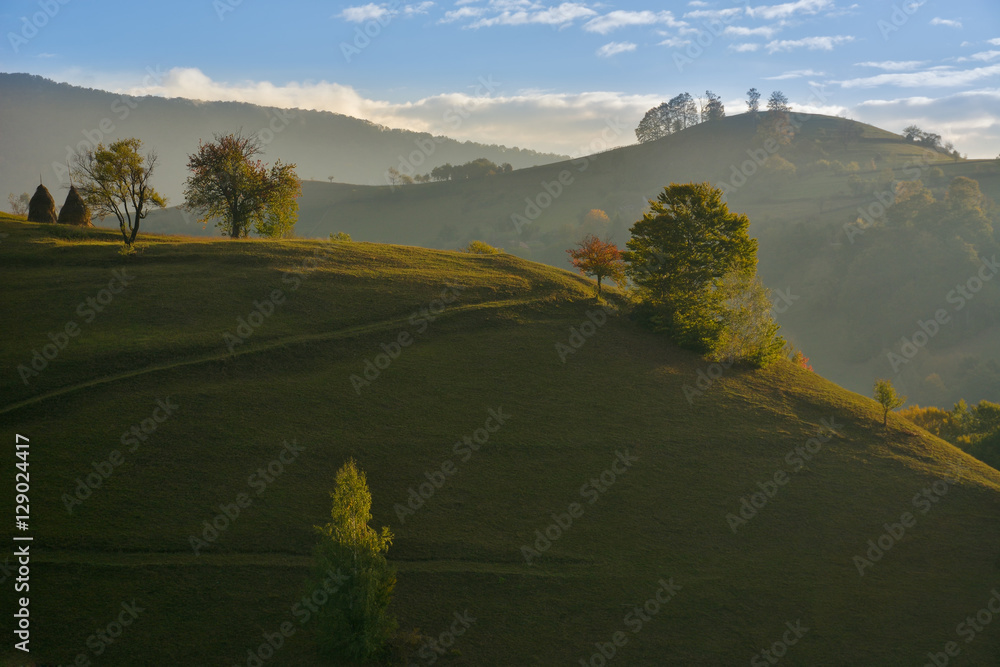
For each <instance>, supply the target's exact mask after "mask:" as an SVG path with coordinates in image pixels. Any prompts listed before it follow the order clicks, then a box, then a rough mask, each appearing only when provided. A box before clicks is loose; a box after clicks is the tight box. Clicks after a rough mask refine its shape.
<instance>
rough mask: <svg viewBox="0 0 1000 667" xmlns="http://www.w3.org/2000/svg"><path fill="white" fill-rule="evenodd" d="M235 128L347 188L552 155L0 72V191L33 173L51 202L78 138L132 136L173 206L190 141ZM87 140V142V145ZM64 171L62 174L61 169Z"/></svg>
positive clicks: (319, 115)
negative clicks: (410, 172) (414, 164)
mask: <svg viewBox="0 0 1000 667" xmlns="http://www.w3.org/2000/svg"><path fill="white" fill-rule="evenodd" d="M240 127H242V128H243V129H244V130H246V131H247V132H261V136H262V138H263V139H264V140H268V139H270V142H269V143H267V145H266V146H265V155H264V158H263V159H264V160H265V161H267V162H273V161H274V160H275V159H278V158H280V159H281V160H282V161H284V162H294V163H296V164H297V165H298V173H299V176H301V177H302V178H306V179H318V180H323V181H326V180H327V178H328V177H329V176H333V177H334V180H336V181H340V182H347V183H385V182H386V181H385V178H384V174H385V171H386V170H387V169H388V168H389V167H393V166H398V165H399V161H400V156H409V155H411V153H413V152H414V151H419V150H420V148H419V147H418V145H417V144H416V143H415V142H417V141H418V140H419V141H420V142H421V143H422V145H424V146H426V147H428V148H427V149H426V150H424V152H423V153H421V154H420V155H419V157H420V158H421V159H426V162H424V164H422V165H420V167H419V169H418V170H417V171H418V172H419V173H425V172H429V171H430V170H431V169H432V168H433V167H435V166H438V165H441V164H444V163H446V162H450V163H452V164H456V163H465V162H468V161H470V160H474V159H476V158H479V157H485V158H488V159H490V160H492V161H493V162H496V163H497V164H500V163H503V162H509V163H510V164H511V165H513V166H514V167H515V168H518V167H527V166H531V165H537V164H543V163H546V162H552V161H555V160H559V159H561V156H557V155H551V154H544V153H538V152H535V151H532V150H524V149H520V148H508V147H505V146H496V145H491V146H487V145H484V144H477V143H473V142H459V141H455V140H453V139H448V138H445V137H438V138H437V139H436V140H432V141H431V142H430V143H428V140H431V139H432V137H431V135H430V134H426V133H418V132H410V131H408V130H397V129H391V128H388V127H384V126H381V125H376V124H374V123H371V122H369V121H366V120H361V119H358V118H352V117H350V116H344V115H341V114H335V113H330V112H326V111H306V110H301V109H292V110H283V109H275V108H272V107H263V106H258V105H255V104H243V103H238V102H199V101H194V100H186V99H180V98H175V99H165V98H161V97H140V98H128V97H125V96H122V95H118V94H114V93H109V92H105V91H101V90H93V89H89V88H81V87H77V86H71V85H69V84H64V83H55V82H54V81H50V80H48V79H44V78H42V77H39V76H35V75H30V74H7V73H0V130H2V131H0V188H2V191H3V195H4V197H6V193H7V192H14V193H18V192H22V191H26V190H30V189H31V188H33V187H34V186H35V185H37V179H38V175H39V174H41V175H42V178H43V180H44V181H45V183H46V185H48V187H49V189H50V190H52V192H53V196H55V197H56V199H57V200H58V201H61V199H60V198H59V186H60V184H62V185H65V186H67V187H68V181H66V180H65V179H62V180H61V179H60V177H61V173H60V169H59V168H54V166H53V165H54V164H56V165H58V164H60V163H62V164H65V163H66V160H67V154H69V153H70V151H68V150H67V147H70V150H76V148H77V146H78V145H79V144H80V143H81V142H86V141H87V140H88V138H89V139H92V140H95V141H102V140H103V141H105V142H107V141H108V140H109V139H111V140H113V139H116V138H120V137H130V136H135V137H138V138H140V139H142V141H143V143H144V145H145V147H146V148H147V149H150V148H152V149H155V150H156V151H157V152H158V153H159V156H160V162H159V165H158V167H157V171H156V177H155V179H154V184H155V186H156V187H157V188H158V189H159V190H160V192H161V193H163V194H165V195H166V196H167V197H169V198H170V200H171V202H172V203H175V204H179V203H181V201H182V200H181V192H182V190H183V182H184V179H185V178H186V177H187V171H186V164H187V156H188V154H190V153H193V152H194V151H195V150H196V149H197V148H198V141H199V140H210V139H211V138H212V135H213V133H216V132H220V133H221V132H231V131H235V130H236V129H238V128H240ZM92 143H93V142H92ZM63 173H64V172H63Z"/></svg>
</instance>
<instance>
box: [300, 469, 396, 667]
mask: <svg viewBox="0 0 1000 667" xmlns="http://www.w3.org/2000/svg"><path fill="white" fill-rule="evenodd" d="M335 479H336V481H335V486H334V489H333V491H332V492H331V493H330V497H331V499H332V500H333V504H332V507H331V509H330V522H329V523H327V524H326V525H325V526H316V530H317V531H318V532H319V534H320V535H321V536H322V537H321V542H320V544H319V545H317V547H316V549H315V552H314V555H315V569H314V574H313V577H312V581H311V582H310V583H311V590H320V589H324V590H326V592H327V594H328V595H329V601H328V602H327V603H326V604H324V605H323V606H322V607H320V608H319V612H318V613H317V624H318V629H317V635H318V637H319V643H320V649H321V651H322V652H323V653H325V654H327V655H329V656H331V657H338V658H346V659H348V660H370V659H373V658H377V657H380V656H381V655H382V654H384V652H385V650H386V645H387V643H388V641H389V639H390V638H391V637H392V635H393V633H394V632H395V630H396V620H395V618H393V617H392V616H391V615H390V614H389V611H388V607H389V602H390V601H391V599H392V591H393V589H394V588H395V586H396V571H395V568H394V567H392V565H390V564H389V562H388V561H387V560H386V557H385V554H386V552H387V551H388V549H389V546H390V545H391V544H392V533H391V532H390V530H389V528H388V527H383V528H382V531H381V532H378V531H376V530H375V529H374V528H372V527H371V526H369V525H368V523H369V522H370V521H371V520H372V515H371V506H372V496H371V492H370V491H369V490H368V481H367V479H366V478H365V473H364V472H362V471H360V470H358V466H357V464H356V463H355V462H354V460H353V459H351V460H350V461H348V462H347V463H345V464H344V465H343V466H342V467H341V468H340V470H338V471H337V475H336V478H335Z"/></svg>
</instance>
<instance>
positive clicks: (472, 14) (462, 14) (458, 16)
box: [440, 7, 486, 23]
mask: <svg viewBox="0 0 1000 667" xmlns="http://www.w3.org/2000/svg"><path fill="white" fill-rule="evenodd" d="M485 13H486V8H485V7H462V8H461V9H453V10H451V11H448V12H445V13H444V18H442V19H441V21H440V23H451V22H452V21H462V20H464V19H474V18H479V17H480V16H482V15H483V14H485Z"/></svg>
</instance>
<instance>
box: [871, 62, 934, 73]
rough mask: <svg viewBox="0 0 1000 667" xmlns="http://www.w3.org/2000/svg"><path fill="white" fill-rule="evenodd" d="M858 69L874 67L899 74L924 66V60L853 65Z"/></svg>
mask: <svg viewBox="0 0 1000 667" xmlns="http://www.w3.org/2000/svg"><path fill="white" fill-rule="evenodd" d="M854 64H855V65H857V66H858V67H875V68H878V69H884V70H885V71H887V72H901V71H903V70H908V69H916V68H918V67H920V66H921V65H926V64H927V61H926V60H883V61H880V62H873V61H868V62H863V63H854Z"/></svg>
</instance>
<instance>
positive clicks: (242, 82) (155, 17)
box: [0, 0, 1000, 158]
mask: <svg viewBox="0 0 1000 667" xmlns="http://www.w3.org/2000/svg"><path fill="white" fill-rule="evenodd" d="M0 26H2V28H3V35H4V38H3V40H2V41H0V71H5V72H29V73H32V74H40V75H43V76H46V77H49V78H52V79H55V80H57V81H64V82H68V83H73V84H77V85H84V86H89V87H94V88H101V89H106V90H111V91H115V92H128V93H133V94H156V95H165V96H169V97H192V98H197V99H211V100H222V99H225V100H241V101H248V102H255V103H260V104H268V105H274V106H291V107H300V108H310V109H323V110H328V111H335V112H339V113H345V114H348V115H352V116H357V117H362V118H367V119H369V120H372V121H374V122H378V123H382V124H384V125H388V126H392V127H405V128H410V129H415V130H422V131H430V132H433V133H435V134H447V135H449V136H453V137H456V138H458V139H471V140H476V141H483V142H486V143H502V144H507V145H518V146H522V147H526V148H535V149H538V150H548V151H554V152H558V153H565V154H572V155H579V154H583V153H586V152H588V150H587V148H588V147H589V146H591V145H593V144H594V142H595V140H596V139H597V138H598V137H601V136H602V132H603V136H604V137H605V138H606V137H608V136H609V135H608V132H606V131H604V130H605V128H607V127H608V126H609V124H610V125H613V126H615V127H619V126H622V125H624V126H627V128H628V130H627V131H625V132H622V133H620V134H617V135H614V139H613V143H618V144H624V143H631V142H633V141H634V140H635V137H634V135H633V134H632V133H631V129H632V128H634V127H635V125H636V124H637V123H638V121H639V120H640V119H641V117H642V115H643V113H644V112H645V110H646V109H648V108H650V107H652V106H654V105H656V104H658V103H659V102H661V101H664V100H666V99H669V98H670V97H672V96H674V95H676V94H678V93H680V92H685V91H687V92H690V93H691V94H692V95H694V96H698V95H700V94H703V93H704V91H705V90H711V91H713V92H715V93H716V94H718V95H720V96H721V98H722V99H723V101H724V103H725V105H726V109H727V111H728V112H729V113H730V114H732V113H739V112H742V111H743V110H745V103H744V101H743V100H744V99H745V93H746V91H747V89H748V88H750V87H751V86H754V87H756V88H758V89H759V90H760V91H761V92H762V93H763V94H764V96H765V97H766V96H767V95H768V94H769V93H770V92H771V91H772V90H775V89H780V90H782V91H783V92H784V93H785V94H786V95H787V96H788V98H789V99H790V101H791V102H792V106H793V108H797V109H799V110H803V111H814V112H821V113H829V114H832V115H843V116H846V117H849V118H854V119H857V120H861V121H864V122H870V123H873V124H875V125H879V126H882V127H885V128H886V129H890V130H894V131H899V130H901V129H902V128H903V127H904V126H906V125H908V124H910V123H917V124H918V125H920V126H921V127H923V128H924V129H926V130H930V131H934V132H937V133H939V134H941V135H942V136H943V137H944V138H945V139H946V140H951V141H952V142H954V144H955V147H956V148H958V149H959V150H960V151H962V152H965V153H968V155H969V156H970V157H990V158H992V157H996V156H997V155H998V154H1000V4H998V3H997V2H996V0H964V1H951V2H942V1H935V0H926V1H924V2H918V1H913V0H897V1H896V2H864V3H850V2H841V1H840V0H793V1H791V2H784V3H780V2H779V3H762V4H755V3H754V2H752V1H750V0H735V1H734V0H694V1H691V2H668V3H659V4H653V3H647V2H640V1H626V2H575V1H573V2H569V1H567V2H559V1H554V2H548V1H547V0H458V1H457V2H455V1H441V2H438V1H436V0H435V1H431V0H390V1H389V2H381V3H380V2H356V3H353V4H352V3H336V2H334V3H329V2H318V1H308V0H286V1H284V2H282V3H280V4H279V3H275V2H272V3H265V2H261V1H260V0H199V1H197V2H195V1H189V0H174V1H173V2H170V3H135V2H124V1H118V0H115V1H105V2H100V3H85V2H82V1H81V0H35V1H34V2H21V1H11V0H4V2H3V3H2V4H0ZM0 123H2V119H0Z"/></svg>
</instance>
